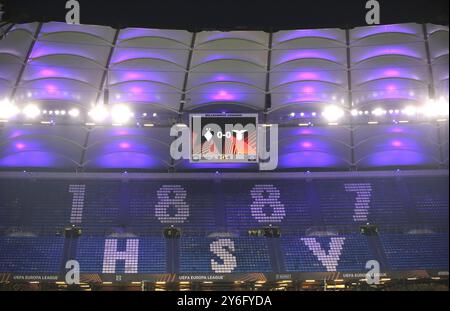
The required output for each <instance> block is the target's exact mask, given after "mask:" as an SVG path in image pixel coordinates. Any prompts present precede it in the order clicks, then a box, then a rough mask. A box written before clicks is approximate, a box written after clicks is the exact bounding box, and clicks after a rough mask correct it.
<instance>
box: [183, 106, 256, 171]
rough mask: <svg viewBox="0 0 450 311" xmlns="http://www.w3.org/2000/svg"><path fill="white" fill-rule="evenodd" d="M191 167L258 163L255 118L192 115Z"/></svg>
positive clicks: (254, 115)
mask: <svg viewBox="0 0 450 311" xmlns="http://www.w3.org/2000/svg"><path fill="white" fill-rule="evenodd" d="M190 129H191V144H190V161H191V162H192V163H229V162H231V163H257V162H258V148H257V147H258V146H257V142H258V115H257V114H192V115H191V116H190Z"/></svg>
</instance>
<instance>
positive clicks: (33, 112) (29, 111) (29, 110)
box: [23, 104, 41, 119]
mask: <svg viewBox="0 0 450 311" xmlns="http://www.w3.org/2000/svg"><path fill="white" fill-rule="evenodd" d="M23 114H24V115H25V117H26V118H28V119H34V118H36V117H37V116H38V115H40V114H41V111H40V110H39V108H38V106H36V105H34V104H29V105H27V106H25V108H24V109H23Z"/></svg>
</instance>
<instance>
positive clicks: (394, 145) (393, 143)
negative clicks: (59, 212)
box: [391, 140, 403, 148]
mask: <svg viewBox="0 0 450 311" xmlns="http://www.w3.org/2000/svg"><path fill="white" fill-rule="evenodd" d="M391 146H393V147H397V148H398V147H402V146H403V143H402V142H401V141H399V140H394V141H392V142H391Z"/></svg>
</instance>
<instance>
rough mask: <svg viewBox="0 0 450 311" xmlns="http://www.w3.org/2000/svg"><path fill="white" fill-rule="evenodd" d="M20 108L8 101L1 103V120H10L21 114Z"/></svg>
mask: <svg viewBox="0 0 450 311" xmlns="http://www.w3.org/2000/svg"><path fill="white" fill-rule="evenodd" d="M19 112H20V111H19V108H17V106H16V105H14V104H13V103H12V102H10V101H9V100H8V99H3V100H2V101H0V119H10V118H12V117H14V116H16V115H17V114H18V113H19Z"/></svg>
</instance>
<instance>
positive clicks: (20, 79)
mask: <svg viewBox="0 0 450 311" xmlns="http://www.w3.org/2000/svg"><path fill="white" fill-rule="evenodd" d="M3 30H4V31H6V32H7V33H6V34H5V37H4V39H2V40H1V41H0V64H1V66H0V99H2V98H5V99H8V100H9V101H14V102H15V104H16V105H18V106H19V108H20V110H23V109H25V108H26V107H28V106H29V105H30V104H32V105H36V106H37V108H39V109H40V113H41V114H40V116H39V118H38V119H35V120H29V119H26V116H19V117H18V118H17V119H16V120H9V121H10V122H9V123H6V124H5V125H4V126H2V128H1V132H0V137H1V139H0V167H2V168H3V169H18V168H20V169H21V168H23V167H27V168H28V167H34V168H44V169H49V168H53V169H55V168H56V169H65V170H67V169H68V170H73V169H79V168H82V169H87V170H90V169H92V170H96V169H145V170H167V169H168V168H169V167H175V168H176V169H179V170H183V169H191V168H195V167H199V168H211V169H216V168H242V167H243V166H242V165H222V166H217V165H213V166H211V165H209V166H208V165H203V166H202V165H198V166H193V165H191V164H189V163H187V161H181V162H173V161H172V160H171V159H170V155H169V152H168V148H169V144H170V142H171V139H172V138H171V137H170V136H169V130H168V128H169V126H170V125H172V124H173V123H175V122H179V121H183V122H187V115H188V114H189V113H191V112H217V113H221V112H256V113H259V114H260V120H264V122H267V123H276V124H280V125H281V126H282V127H283V128H282V129H281V130H280V144H281V146H280V166H279V167H280V168H281V169H283V168H285V169H292V168H299V169H300V168H302V169H303V168H308V169H309V168H313V169H318V168H320V169H328V170H330V169H336V168H340V169H348V168H349V167H351V166H356V167H359V168H373V167H385V166H395V167H397V166H417V165H419V166H420V165H422V166H431V167H438V166H442V165H448V122H447V123H440V124H438V125H436V124H435V123H434V121H436V120H438V119H439V118H437V119H436V118H435V119H433V122H425V123H424V122H423V121H424V120H425V121H427V120H429V119H426V111H425V115H419V114H418V113H416V112H418V111H419V109H421V108H422V107H423V105H425V104H426V103H427V101H428V99H429V97H430V88H432V89H433V90H432V93H433V94H434V93H435V95H436V96H435V97H436V98H442V99H443V100H444V102H446V103H447V105H448V95H449V93H448V90H449V88H448V86H449V85H448V81H449V80H448V79H449V76H448V54H449V52H448V34H449V33H448V27H447V26H439V25H434V24H415V23H408V24H395V25H383V26H373V27H357V28H354V29H350V30H344V29H337V28H331V29H302V30H289V31H278V32H270V33H268V32H263V31H230V32H220V31H202V32H197V33H192V32H189V31H185V30H167V29H166V30H165V29H146V28H124V29H119V30H117V29H114V28H111V27H106V26H89V25H81V26H75V25H67V24H65V23H58V22H49V23H43V24H42V23H37V22H36V23H27V24H14V25H12V24H7V25H5V26H4V27H3ZM104 89H108V90H109V104H110V105H111V106H114V105H116V104H126V105H127V106H128V107H130V109H131V110H132V111H133V113H134V114H135V119H134V120H133V122H134V123H132V124H133V125H129V126H127V127H124V126H122V127H111V124H109V126H103V127H91V126H89V125H87V126H86V125H85V123H86V122H88V116H87V114H88V111H89V110H90V109H92V107H93V106H94V105H96V104H97V103H98V102H101V101H102V100H103V94H104V92H103V91H104ZM266 94H271V96H272V101H271V102H272V103H271V106H270V105H268V103H267V101H266ZM3 105H4V107H5V105H6V104H5V103H3ZM330 105H333V106H334V107H337V109H340V110H342V111H343V112H344V113H345V115H344V117H343V118H342V119H341V120H339V125H332V126H328V123H329V122H328V121H329V120H327V119H326V118H323V116H322V113H323V112H324V111H325V110H326V109H327V107H329V106H330ZM30 109H31V111H29V114H30V113H31V114H33V113H34V110H33V109H36V107H34V106H32V108H30ZM73 109H77V110H79V112H80V116H79V117H78V118H72V117H70V116H69V111H71V110H73ZM447 112H448V109H447ZM180 118H181V119H180ZM424 118H425V119H424ZM401 121H405V122H406V121H407V122H409V123H408V124H406V123H405V124H399V122H400V123H401ZM40 122H43V123H44V124H39V123H40ZM373 123H380V124H379V125H377V126H373ZM29 124H33V125H29ZM138 124H139V126H138ZM144 124H148V125H151V126H149V127H145V126H143V125H144ZM299 125H300V126H299ZM303 125H315V126H306V127H303ZM446 130H447V134H445V133H446ZM125 158H126V159H127V160H126V161H125V160H124V159H125ZM244 168H248V167H246V166H244Z"/></svg>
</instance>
